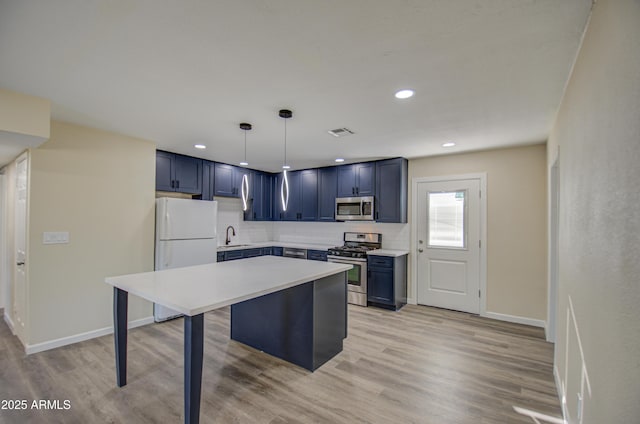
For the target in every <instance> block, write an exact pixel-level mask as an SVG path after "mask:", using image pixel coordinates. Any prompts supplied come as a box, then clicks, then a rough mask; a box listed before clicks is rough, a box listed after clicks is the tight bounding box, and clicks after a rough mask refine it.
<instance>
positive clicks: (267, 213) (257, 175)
mask: <svg viewBox="0 0 640 424" xmlns="http://www.w3.org/2000/svg"><path fill="white" fill-rule="evenodd" d="M273 178H274V177H273V174H268V173H266V172H261V171H251V173H250V178H249V202H248V208H247V210H246V211H245V213H244V220H245V221H271V220H272V219H273Z"/></svg>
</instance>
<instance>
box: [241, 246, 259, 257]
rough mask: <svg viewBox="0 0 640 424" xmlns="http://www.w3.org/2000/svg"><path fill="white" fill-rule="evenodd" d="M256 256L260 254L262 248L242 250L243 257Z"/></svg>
mask: <svg viewBox="0 0 640 424" xmlns="http://www.w3.org/2000/svg"><path fill="white" fill-rule="evenodd" d="M256 256H262V248H260V247H257V248H255V249H244V250H243V251H242V257H243V258H255V257H256Z"/></svg>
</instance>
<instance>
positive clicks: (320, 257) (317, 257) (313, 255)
mask: <svg viewBox="0 0 640 424" xmlns="http://www.w3.org/2000/svg"><path fill="white" fill-rule="evenodd" d="M307 259H309V260H310V261H324V262H326V261H327V251H326V250H311V249H307Z"/></svg>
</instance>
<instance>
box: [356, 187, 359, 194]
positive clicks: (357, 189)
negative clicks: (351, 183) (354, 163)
mask: <svg viewBox="0 0 640 424" xmlns="http://www.w3.org/2000/svg"><path fill="white" fill-rule="evenodd" d="M358 194H360V187H356V195H358Z"/></svg>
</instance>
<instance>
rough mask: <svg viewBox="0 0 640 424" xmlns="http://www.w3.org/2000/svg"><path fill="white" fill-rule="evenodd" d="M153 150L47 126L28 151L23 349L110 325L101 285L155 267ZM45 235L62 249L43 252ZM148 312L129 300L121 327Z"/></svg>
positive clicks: (106, 289)
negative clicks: (54, 235)
mask: <svg viewBox="0 0 640 424" xmlns="http://www.w3.org/2000/svg"><path fill="white" fill-rule="evenodd" d="M154 176H155V145H154V144H153V143H151V142H148V141H144V140H140V139H134V138H130V137H125V136H121V135H116V134H112V133H108V132H103V131H98V130H95V129H91V128H85V127H80V126H75V125H71V124H66V123H60V122H53V123H52V126H51V138H50V140H49V141H48V142H46V143H45V144H43V145H42V146H40V147H39V148H37V149H33V150H32V151H31V176H30V177H31V191H30V204H29V207H30V218H29V318H30V319H29V323H30V331H29V338H28V344H29V345H30V346H33V345H36V344H38V343H42V342H47V341H51V340H56V339H60V338H64V337H69V336H75V335H78V334H81V333H85V332H91V331H96V330H100V329H104V328H108V327H111V326H112V323H113V315H112V288H111V287H110V286H107V285H106V284H105V283H104V278H105V277H107V276H111V275H119V274H126V273H133V272H141V271H150V270H153V254H154V208H155V200H154V199H155V177H154ZM45 231H68V232H69V238H70V241H69V243H68V244H58V245H44V244H43V243H42V237H43V232H45ZM151 315H152V308H151V304H150V303H148V302H145V301H142V300H140V299H137V298H135V297H134V296H132V297H131V298H130V300H129V320H130V321H131V320H136V319H141V318H144V317H149V316H151Z"/></svg>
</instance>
